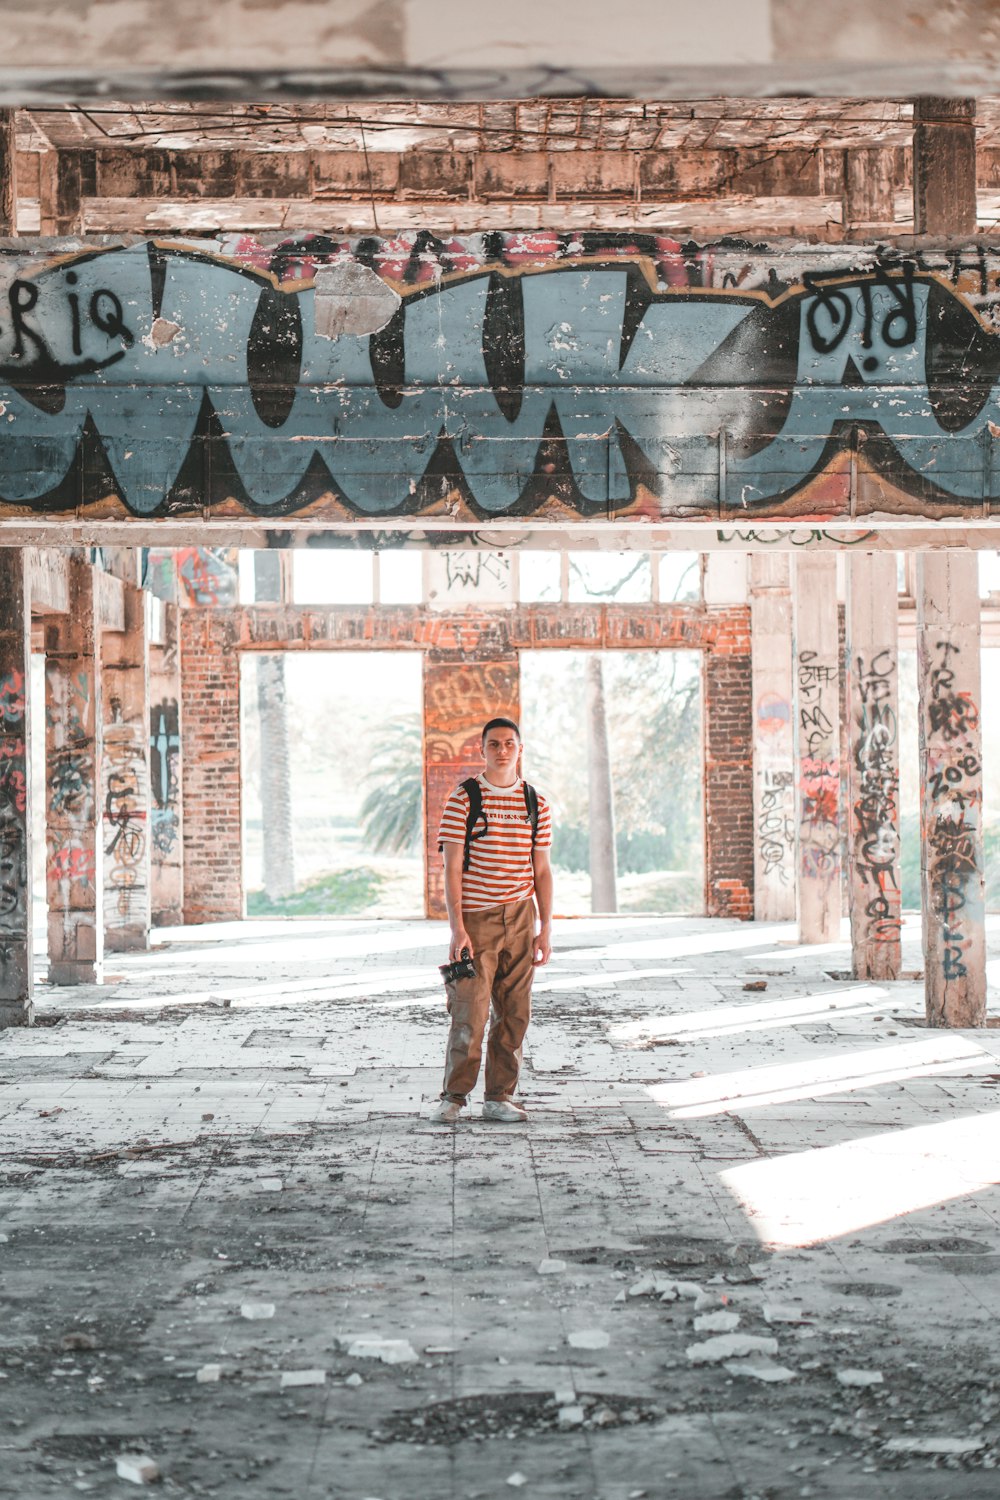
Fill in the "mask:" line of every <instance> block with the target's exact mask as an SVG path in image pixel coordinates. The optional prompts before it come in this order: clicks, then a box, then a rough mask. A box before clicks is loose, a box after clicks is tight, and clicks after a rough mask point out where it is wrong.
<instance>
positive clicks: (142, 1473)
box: [115, 1453, 160, 1484]
mask: <svg viewBox="0 0 1000 1500" xmlns="http://www.w3.org/2000/svg"><path fill="white" fill-rule="evenodd" d="M115 1473H116V1474H117V1475H118V1478H119V1479H127V1480H129V1481H130V1483H132V1484H155V1483H156V1481H157V1480H158V1479H159V1477H160V1471H159V1469H158V1468H157V1466H156V1464H155V1463H154V1462H153V1460H152V1459H151V1458H150V1457H149V1455H148V1454H146V1453H119V1455H118V1457H117V1458H116V1459H115Z"/></svg>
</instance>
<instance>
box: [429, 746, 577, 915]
mask: <svg viewBox="0 0 1000 1500" xmlns="http://www.w3.org/2000/svg"><path fill="white" fill-rule="evenodd" d="M476 780H477V781H478V782H479V785H480V786H481V787H482V792H483V812H484V813H485V814H486V837H485V838H478V839H473V841H472V844H471V845H470V857H469V868H468V869H467V870H465V871H464V872H463V874H462V908H463V910H465V911H486V910H487V909H488V908H489V907H491V906H508V905H510V903H511V902H513V901H527V900H528V898H529V897H530V896H531V895H533V893H534V889H535V876H534V871H533V869H532V865H531V819H530V818H529V817H528V809H527V806H526V805H525V801H524V783H523V782H522V781H521V780H520V779H518V780H517V781H515V783H514V785H513V786H493V784H492V783H491V782H489V781H487V780H486V777H485V776H478V777H477V778H476ZM468 816H469V794H468V792H466V791H465V790H464V788H462V787H461V786H457V787H456V788H455V790H454V791H453V792H452V794H451V796H450V797H449V798H448V801H447V802H446V803H445V808H444V812H443V813H442V815H441V830H440V832H439V834H438V842H439V843H442V844H462V845H464V844H465V825H466V820H467V819H468ZM482 827H483V824H482V820H481V819H477V820H476V828H475V829H474V830H473V831H474V832H480V833H481V832H482ZM551 843H552V814H551V812H550V810H549V804H548V802H547V801H546V799H545V798H544V797H543V796H542V794H541V792H539V793H538V833H537V837H536V839H535V847H536V848H537V849H547V848H548V847H549V846H550V845H551Z"/></svg>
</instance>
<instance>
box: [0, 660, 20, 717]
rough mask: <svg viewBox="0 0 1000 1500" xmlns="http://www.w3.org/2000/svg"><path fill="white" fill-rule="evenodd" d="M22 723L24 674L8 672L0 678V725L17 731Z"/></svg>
mask: <svg viewBox="0 0 1000 1500" xmlns="http://www.w3.org/2000/svg"><path fill="white" fill-rule="evenodd" d="M23 722H24V673H23V672H8V673H7V675H6V676H5V677H0V725H2V726H3V728H4V729H5V730H16V729H19V728H20V726H21V724H23Z"/></svg>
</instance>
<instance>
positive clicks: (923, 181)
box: [913, 98, 976, 235]
mask: <svg viewBox="0 0 1000 1500" xmlns="http://www.w3.org/2000/svg"><path fill="white" fill-rule="evenodd" d="M913 227H914V232H915V233H916V234H947V235H952V234H974V233H975V231H976V101H975V99H934V98H923V99H915V100H914V101H913Z"/></svg>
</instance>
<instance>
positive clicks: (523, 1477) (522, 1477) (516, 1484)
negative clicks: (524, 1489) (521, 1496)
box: [507, 1469, 528, 1490]
mask: <svg viewBox="0 0 1000 1500" xmlns="http://www.w3.org/2000/svg"><path fill="white" fill-rule="evenodd" d="M527 1482H528V1476H527V1474H522V1473H521V1471H520V1470H519V1469H515V1471H514V1473H513V1474H508V1476H507V1483H508V1484H509V1485H510V1487H511V1489H513V1490H519V1489H520V1488H521V1486H522V1484H527Z"/></svg>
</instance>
